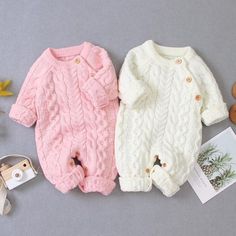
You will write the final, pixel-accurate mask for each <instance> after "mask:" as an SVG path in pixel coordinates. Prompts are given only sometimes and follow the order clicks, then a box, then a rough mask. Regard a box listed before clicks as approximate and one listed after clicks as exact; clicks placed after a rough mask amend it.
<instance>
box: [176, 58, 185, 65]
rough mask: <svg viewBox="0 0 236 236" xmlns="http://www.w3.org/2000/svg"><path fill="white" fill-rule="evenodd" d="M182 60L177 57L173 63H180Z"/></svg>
mask: <svg viewBox="0 0 236 236" xmlns="http://www.w3.org/2000/svg"><path fill="white" fill-rule="evenodd" d="M182 62H183V61H182V59H181V58H177V59H176V60H175V64H181V63H182Z"/></svg>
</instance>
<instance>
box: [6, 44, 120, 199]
mask: <svg viewBox="0 0 236 236" xmlns="http://www.w3.org/2000/svg"><path fill="white" fill-rule="evenodd" d="M117 95H118V92H117V78H116V74H115V70H114V67H113V65H112V62H111V60H110V59H109V56H108V55H107V52H106V51H105V50H104V49H102V48H100V47H98V46H95V45H93V44H91V43H88V42H85V43H83V44H81V45H79V46H75V47H70V48H62V49H50V48H49V49H47V50H45V51H44V52H43V54H42V55H41V56H40V57H39V58H38V60H37V61H36V62H35V63H34V64H33V66H32V68H31V69H30V71H29V73H28V75H27V78H26V80H25V82H24V84H23V86H22V89H21V91H20V93H19V96H18V98H17V101H16V103H15V104H14V105H12V108H11V111H10V114H9V116H10V117H11V118H12V119H13V120H15V121H17V122H18V123H20V124H22V125H24V126H26V127H30V126H32V125H33V124H34V123H35V122H36V121H37V122H36V127H35V138H36V144H37V152H38V156H39V160H40V164H41V166H42V169H43V171H44V174H45V176H46V178H47V179H48V180H49V181H50V182H51V183H52V184H54V185H55V187H56V188H57V189H58V190H60V191H61V192H63V193H65V192H67V191H69V190H70V189H73V188H75V187H76V186H79V187H80V189H81V190H82V191H83V192H95V191H97V192H101V193H102V194H104V195H108V194H109V193H110V192H111V191H112V190H113V188H114V187H115V182H114V181H113V180H114V179H115V177H116V175H117V171H116V167H115V161H114V130H115V122H116V113H117V110H118V99H117ZM72 158H75V159H77V160H78V161H79V162H78V161H74V159H72ZM76 162H78V163H76Z"/></svg>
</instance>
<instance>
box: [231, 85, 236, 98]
mask: <svg viewBox="0 0 236 236" xmlns="http://www.w3.org/2000/svg"><path fill="white" fill-rule="evenodd" d="M232 96H233V97H234V98H236V83H234V84H233V86H232Z"/></svg>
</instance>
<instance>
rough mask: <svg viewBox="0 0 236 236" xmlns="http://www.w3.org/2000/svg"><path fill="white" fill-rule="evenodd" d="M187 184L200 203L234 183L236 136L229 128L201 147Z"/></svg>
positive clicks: (235, 172)
mask: <svg viewBox="0 0 236 236" xmlns="http://www.w3.org/2000/svg"><path fill="white" fill-rule="evenodd" d="M188 182H189V183H190V185H191V186H192V188H193V189H194V191H195V193H196V194H197V196H198V197H199V199H200V200H201V202H202V203H206V202H207V201H208V200H210V199H211V198H213V197H214V196H215V195H217V194H219V193H220V192H222V191H223V190H224V189H226V188H227V187H229V186H230V185H232V184H233V183H235V182H236V135H235V133H234V132H233V130H232V128H231V127H229V128H227V129H225V130H224V131H223V132H221V133H219V134H218V135H216V136H215V137H213V138H212V139H210V140H209V141H208V142H206V143H204V144H203V145H202V146H201V149H200V154H199V156H198V159H197V163H196V164H195V166H194V169H193V171H192V173H191V175H190V177H189V179H188Z"/></svg>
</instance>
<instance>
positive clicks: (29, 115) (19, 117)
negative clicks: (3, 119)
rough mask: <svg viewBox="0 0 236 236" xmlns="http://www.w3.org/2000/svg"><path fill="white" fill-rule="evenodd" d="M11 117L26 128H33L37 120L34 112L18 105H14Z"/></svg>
mask: <svg viewBox="0 0 236 236" xmlns="http://www.w3.org/2000/svg"><path fill="white" fill-rule="evenodd" d="M9 117H10V118H11V119H12V120H14V121H16V122H17V123H19V124H21V125H24V126H26V127H30V126H32V125H33V124H34V123H35V121H36V119H37V117H36V115H35V114H34V113H33V112H32V110H30V109H28V108H26V107H25V106H21V105H18V104H13V105H12V107H11V110H10V113H9Z"/></svg>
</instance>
